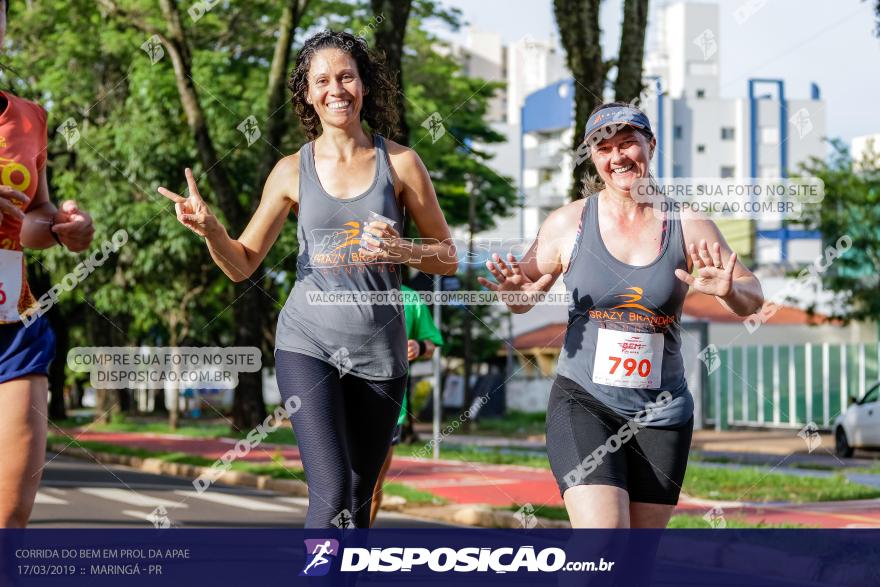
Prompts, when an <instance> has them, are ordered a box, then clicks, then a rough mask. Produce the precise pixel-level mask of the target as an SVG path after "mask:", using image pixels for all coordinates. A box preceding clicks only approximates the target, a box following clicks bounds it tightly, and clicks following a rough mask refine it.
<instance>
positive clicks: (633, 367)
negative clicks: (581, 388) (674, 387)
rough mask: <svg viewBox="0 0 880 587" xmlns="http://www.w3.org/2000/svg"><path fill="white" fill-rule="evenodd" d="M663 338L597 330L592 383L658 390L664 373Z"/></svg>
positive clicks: (656, 334)
mask: <svg viewBox="0 0 880 587" xmlns="http://www.w3.org/2000/svg"><path fill="white" fill-rule="evenodd" d="M663 345H664V339H663V335H662V334H661V333H658V332H653V333H647V332H621V331H618V330H608V329H607V328H600V329H599V335H598V338H597V339H596V359H595V361H594V363H593V383H598V384H601V385H614V386H617V387H630V388H634V389H659V388H660V375H661V373H662V372H663Z"/></svg>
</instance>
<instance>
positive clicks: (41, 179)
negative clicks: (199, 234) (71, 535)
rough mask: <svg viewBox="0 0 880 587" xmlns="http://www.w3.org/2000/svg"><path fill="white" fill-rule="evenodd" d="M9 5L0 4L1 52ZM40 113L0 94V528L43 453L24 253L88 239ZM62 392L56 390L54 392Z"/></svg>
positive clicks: (79, 246) (43, 327)
mask: <svg viewBox="0 0 880 587" xmlns="http://www.w3.org/2000/svg"><path fill="white" fill-rule="evenodd" d="M7 13H8V6H7V0H0V47H2V46H3V40H4V37H5V36H6V18H7ZM46 118H47V117H46V112H45V111H44V110H43V108H42V107H40V106H39V105H37V104H34V103H33V102H29V101H28V100H25V99H23V98H19V97H18V96H15V95H13V94H11V93H9V92H0V528H21V527H24V526H25V525H26V524H27V521H28V518H29V517H30V513H31V509H32V508H33V504H34V498H35V497H36V494H37V488H38V487H39V485H40V478H41V471H42V468H43V460H44V458H45V451H46V428H47V421H46V414H47V400H48V394H49V379H48V375H47V374H48V370H49V364H50V362H51V361H52V359H53V358H54V355H55V336H54V334H53V332H52V329H51V328H50V327H49V323H48V320H47V319H46V317H45V316H39V315H36V317H35V314H34V313H33V312H29V313H28V314H29V316H28V320H27V321H26V322H25V321H23V320H22V315H23V314H24V313H25V312H26V311H28V310H29V309H33V307H34V306H35V304H36V302H35V300H34V296H33V295H32V294H31V292H30V289H29V288H28V284H27V269H26V263H25V255H26V253H25V249H46V248H49V247H52V246H55V245H59V244H60V245H61V246H63V247H65V248H67V249H68V250H70V251H73V252H80V251H84V250H86V249H87V248H88V247H89V245H90V244H91V242H92V236H93V234H94V228H93V226H92V219H91V217H90V216H89V215H88V214H87V213H86V212H84V211H82V210H80V209H79V206H78V205H77V203H76V202H74V201H73V200H68V201H66V202H64V203H63V204H62V205H61V207H60V209H59V208H56V207H55V205H54V204H53V203H52V202H51V201H50V199H49V187H48V184H47V180H46V146H47V139H46ZM59 391H60V390H59Z"/></svg>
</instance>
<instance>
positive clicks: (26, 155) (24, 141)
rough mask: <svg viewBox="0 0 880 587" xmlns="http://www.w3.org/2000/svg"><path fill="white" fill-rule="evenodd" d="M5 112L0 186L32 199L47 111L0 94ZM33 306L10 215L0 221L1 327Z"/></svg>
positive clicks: (0, 117) (16, 223) (17, 227)
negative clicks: (7, 187)
mask: <svg viewBox="0 0 880 587" xmlns="http://www.w3.org/2000/svg"><path fill="white" fill-rule="evenodd" d="M0 93H2V94H3V96H5V97H6V100H7V105H6V110H4V111H3V112H2V113H0V183H2V184H3V185H6V186H9V187H11V188H13V189H16V190H18V191H20V192H22V193H24V194H25V195H26V196H28V197H29V198H31V200H30V201H29V202H28V203H27V204H24V205H23V204H21V203H20V202H18V201H15V202H14V203H15V204H16V205H17V206H19V207H22V206H23V207H24V209H25V210H27V209H28V208H29V207H30V205H31V202H33V198H34V195H35V194H36V193H37V183H38V182H39V177H40V170H42V169H43V167H45V166H46V145H47V139H46V111H45V110H43V108H42V107H41V106H39V105H38V104H35V103H33V102H30V101H28V100H25V99H23V98H19V97H18V96H14V95H12V94H9V93H7V92H0ZM34 304H36V300H35V299H34V297H33V295H31V291H30V288H28V284H27V269H26V267H25V262H24V255H23V254H22V250H21V221H20V220H18V219H17V218H13V217H11V216H9V215H5V216H3V220H2V222H0V324H8V323H16V322H19V321H20V318H19V316H20V315H21V314H22V313H23V312H24V311H25V310H26V309H27V308H29V307H31V306H33V305H34Z"/></svg>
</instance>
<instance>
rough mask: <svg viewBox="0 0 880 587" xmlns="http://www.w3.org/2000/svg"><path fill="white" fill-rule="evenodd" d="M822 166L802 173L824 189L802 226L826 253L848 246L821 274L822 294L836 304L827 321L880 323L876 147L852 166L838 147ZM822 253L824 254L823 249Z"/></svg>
mask: <svg viewBox="0 0 880 587" xmlns="http://www.w3.org/2000/svg"><path fill="white" fill-rule="evenodd" d="M832 146H833V154H832V156H831V157H830V158H829V160H828V161H827V162H824V161H820V160H818V159H814V160H813V161H812V162H811V163H810V164H808V165H807V166H805V168H804V171H806V173H808V174H809V175H812V176H815V177H818V178H819V179H821V180H822V181H823V182H824V183H825V197H824V199H823V200H822V202H821V203H819V204H818V205H815V206H810V207H809V208H808V210H807V222H806V224H807V226H808V227H810V228H813V229H816V230H819V231H821V232H822V236H823V240H824V241H825V246H826V247H829V248H831V247H834V246H835V245H836V243H837V241H838V239H840V238H841V237H844V236H848V237H849V238H850V239H851V240H852V246H851V247H850V248H849V249H848V250H846V252H845V253H844V254H842V255H841V256H839V257H837V258H836V259H833V260H830V261H831V262H830V263H829V259H824V260H823V265H830V266H829V269H828V270H827V271H825V272H824V273H820V275H821V279H822V286H823V289H826V290H828V291H831V292H834V294H835V295H836V299H837V300H838V302H839V303H840V305H839V307H838V310H839V311H836V312H834V314H833V315H832V316H831V318H835V319H839V320H842V321H844V322H849V321H851V320H856V321H880V296H878V295H877V291H878V286H880V230H878V226H880V145H875V146H874V149H873V150H869V151H868V152H867V153H866V154H865V156H864V157H863V158H862V159H861V160H859V161H853V159H852V157H851V156H850V154H849V152H848V151H847V149H846V147H845V146H844V145H843V144H842V143H840V142H839V141H834V142H833V143H832ZM826 250H827V249H826Z"/></svg>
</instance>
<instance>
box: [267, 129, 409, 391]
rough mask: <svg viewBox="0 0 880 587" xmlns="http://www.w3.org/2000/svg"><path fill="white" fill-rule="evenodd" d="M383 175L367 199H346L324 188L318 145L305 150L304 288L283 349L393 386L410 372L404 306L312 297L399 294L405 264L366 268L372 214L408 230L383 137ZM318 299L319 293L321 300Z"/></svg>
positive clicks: (279, 332)
mask: <svg viewBox="0 0 880 587" xmlns="http://www.w3.org/2000/svg"><path fill="white" fill-rule="evenodd" d="M374 144H375V146H376V176H375V178H374V180H373V184H372V185H371V186H370V188H369V189H368V190H367V191H366V192H364V193H363V194H361V195H359V196H356V197H354V198H349V199H340V198H336V197H334V196H331V195H330V194H328V193H327V192H326V191H325V190H324V188H323V187H322V186H321V182H320V180H319V179H318V172H317V171H316V169H315V159H314V142H311V143H308V144H307V145H304V146H303V147H302V149H301V150H300V162H299V216H298V219H299V222H298V227H297V236H298V237H299V247H300V250H299V255H298V256H297V258H296V271H297V274H296V284H295V285H294V288H293V291H292V292H291V293H290V295H289V296H288V298H287V302H286V303H285V304H284V308H283V309H282V310H281V313H280V315H279V316H278V326H277V328H276V330H275V348H276V349H282V350H285V351H293V352H297V353H303V354H306V355H310V356H313V357H316V358H318V359H321V360H324V361H326V362H328V363H330V364H332V365H334V366H337V367H339V368H340V370H341V371H342V370H344V372H348V373H351V374H352V375H356V376H358V377H363V378H365V379H373V380H385V379H394V378H396V377H401V376H403V375H405V374H406V370H407V360H406V324H405V321H404V314H403V307H402V306H401V305H399V304H394V303H389V304H369V303H359V304H357V305H344V304H332V305H317V304H314V303H310V301H309V293H310V292H325V293H327V292H331V293H332V292H340V291H360V292H394V291H398V292H399V290H400V283H401V266H400V265H399V264H397V263H384V262H366V261H363V260H361V259H360V258H359V255H358V250H359V248H360V247H359V243H360V239H361V235H362V232H363V224H364V222H366V221H367V218H368V214H369V213H370V212H371V211H372V212H377V213H379V214H381V215H382V216H385V217H387V218H391V219H392V220H395V221H396V222H397V224H396V226H395V228H396V229H397V230H398V231H399V230H400V229H401V226H402V220H403V214H402V213H401V210H400V208H399V206H398V205H397V200H396V199H395V195H394V180H393V178H392V175H391V166H390V163H389V161H388V154H387V151H386V148H385V140H384V139H383V138H382V137H381V136H379V135H375V138H374ZM313 295H314V294H313Z"/></svg>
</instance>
